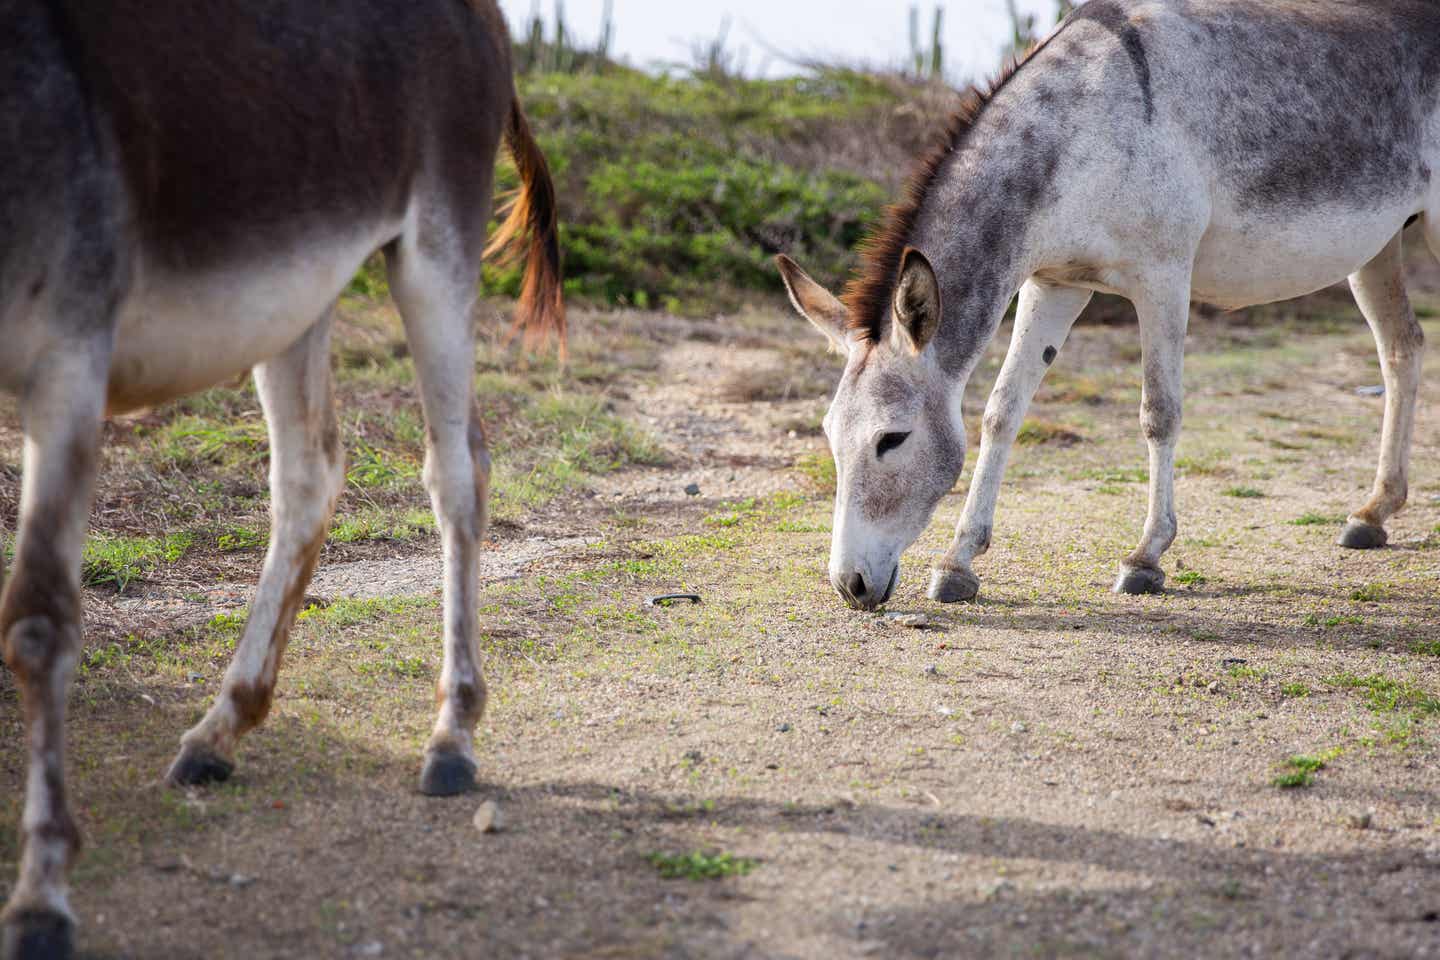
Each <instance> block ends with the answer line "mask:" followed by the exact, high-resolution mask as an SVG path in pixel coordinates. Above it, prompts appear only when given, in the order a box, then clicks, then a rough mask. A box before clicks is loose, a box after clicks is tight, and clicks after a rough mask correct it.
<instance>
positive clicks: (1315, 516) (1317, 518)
mask: <svg viewBox="0 0 1440 960" xmlns="http://www.w3.org/2000/svg"><path fill="white" fill-rule="evenodd" d="M1287 522H1288V523H1289V524H1290V525H1291V526H1295V527H1320V526H1327V527H1328V526H1338V525H1339V524H1342V523H1344V522H1345V518H1344V517H1337V516H1334V515H1331V514H1323V513H1303V514H1301V515H1300V516H1298V517H1296V518H1295V519H1294V520H1289V521H1287Z"/></svg>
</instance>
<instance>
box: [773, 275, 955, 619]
mask: <svg viewBox="0 0 1440 960" xmlns="http://www.w3.org/2000/svg"><path fill="white" fill-rule="evenodd" d="M778 263H779V266H780V272H781V274H782V276H783V277H784V279H785V286H786V288H787V289H788V290H789V292H790V300H791V302H792V303H793V304H794V305H795V309H797V310H798V311H800V313H801V314H802V315H803V316H804V317H806V318H807V319H808V320H809V321H810V322H811V323H812V324H814V325H815V326H816V327H817V328H818V329H819V330H820V332H821V333H823V334H825V336H826V337H827V338H828V339H829V340H830V343H831V345H832V346H833V347H835V348H836V349H837V350H839V351H840V352H841V353H843V354H845V357H846V363H845V372H844V374H843V375H842V376H841V378H840V387H839V389H838V390H837V392H836V394H835V399H834V401H833V402H832V403H831V405H830V411H829V412H828V413H827V414H826V415H825V420H824V428H825V436H826V437H827V438H828V439H829V441H830V451H831V453H832V454H833V455H834V457H835V523H834V534H833V538H832V541H831V546H830V582H831V583H832V584H833V585H834V586H835V589H836V590H838V591H840V595H841V596H842V597H844V598H845V600H846V601H847V602H848V603H849V604H850V605H851V606H853V607H858V608H863V609H866V610H873V609H875V608H876V607H878V606H880V605H881V604H882V603H884V602H885V601H887V600H889V599H890V595H891V594H892V593H893V592H894V591H895V585H896V583H897V582H898V581H899V578H900V554H901V553H903V552H904V551H905V549H906V548H907V547H909V546H910V544H912V543H914V542H915V540H916V539H917V538H918V537H919V536H920V534H921V533H923V532H924V530H925V526H926V524H928V523H929V522H930V517H931V515H932V514H933V513H934V512H935V507H936V505H937V504H939V502H940V499H941V498H942V497H944V496H945V494H946V493H948V492H949V491H950V490H951V488H953V487H954V486H955V481H956V480H958V479H959V478H960V470H961V467H962V466H963V465H964V463H965V427H964V423H963V421H962V419H961V416H960V397H961V395H962V393H963V389H962V387H963V384H956V383H955V382H954V380H953V378H949V377H946V376H944V375H943V373H942V372H941V369H940V365H939V362H938V360H937V358H936V354H935V349H934V340H935V334H936V331H937V330H938V329H939V327H940V316H941V313H940V287H939V284H938V283H937V282H936V279H935V272H934V270H933V269H932V268H931V266H930V263H929V261H928V260H926V259H925V257H924V255H922V254H921V253H920V252H919V251H917V250H913V249H912V250H907V251H905V256H904V258H903V261H902V265H901V268H900V274H899V278H900V279H899V281H898V282H897V284H896V286H895V296H894V299H893V302H892V304H891V305H890V311H891V315H890V318H889V319H890V322H889V323H888V324H886V325H885V327H886V329H887V330H888V333H887V335H885V336H882V337H879V338H878V339H875V340H872V339H870V337H869V336H868V335H866V334H864V333H862V332H859V331H857V330H856V329H854V328H853V325H852V324H851V318H850V314H849V311H848V309H847V308H846V306H845V305H844V304H843V303H841V302H840V301H839V300H837V299H836V298H835V297H834V296H832V295H831V294H830V293H829V292H828V291H827V290H825V288H824V287H822V286H820V285H819V284H818V283H816V282H815V281H814V280H811V279H810V278H809V277H808V276H806V275H805V272H804V271H803V270H801V269H800V268H799V267H798V266H796V264H795V263H794V262H793V261H791V260H790V259H789V258H787V257H781V258H779V260H778Z"/></svg>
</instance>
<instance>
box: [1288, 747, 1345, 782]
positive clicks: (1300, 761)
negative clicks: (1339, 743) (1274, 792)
mask: <svg viewBox="0 0 1440 960" xmlns="http://www.w3.org/2000/svg"><path fill="white" fill-rule="evenodd" d="M1343 752H1344V751H1343V750H1342V749H1341V748H1339V747H1336V748H1334V749H1332V750H1327V751H1325V752H1324V753H1322V754H1320V755H1318V756H1294V757H1291V758H1290V759H1289V760H1286V761H1285V763H1284V765H1283V766H1284V767H1285V772H1284V773H1281V774H1279V775H1278V776H1276V777H1275V779H1274V780H1272V781H1271V782H1272V783H1273V784H1274V785H1275V786H1277V787H1279V788H1280V789H1281V790H1296V789H1300V788H1303V787H1308V786H1310V785H1311V784H1313V783H1314V782H1315V774H1317V773H1319V772H1320V771H1321V770H1324V769H1325V767H1326V766H1327V765H1328V764H1329V763H1330V761H1332V760H1334V759H1335V758H1336V757H1338V756H1340V754H1342V753H1343Z"/></svg>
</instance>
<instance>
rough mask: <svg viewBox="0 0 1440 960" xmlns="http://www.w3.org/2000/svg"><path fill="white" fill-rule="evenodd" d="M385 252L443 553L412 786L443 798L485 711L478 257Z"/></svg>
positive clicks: (468, 767)
mask: <svg viewBox="0 0 1440 960" xmlns="http://www.w3.org/2000/svg"><path fill="white" fill-rule="evenodd" d="M391 256H392V260H391V263H390V276H391V289H392V290H393V291H394V294H395V299H396V301H397V302H398V303H399V305H400V311H401V313H402V314H403V316H404V318H405V333H406V337H407V338H408V340H409V343H410V350H411V353H412V354H413V356H414V358H415V369H416V374H417V375H418V377H419V380H420V392H421V398H422V401H423V403H424V407H425V422H426V436H427V441H428V442H427V445H426V454H425V485H426V487H427V488H428V489H429V491H430V500H431V504H432V505H433V506H434V509H435V516H436V519H437V521H438V523H439V526H440V540H441V549H442V550H443V552H444V559H445V614H444V616H445V662H444V666H443V667H442V668H441V671H440V678H439V681H438V682H437V684H436V689H435V697H436V701H437V704H438V716H437V717H436V720H435V728H434V731H433V733H432V734H431V736H430V740H429V742H428V743H427V744H426V748H425V766H424V769H423V771H422V773H421V775H420V790H421V792H423V793H425V794H428V795H430V796H450V795H453V794H457V793H463V792H465V791H467V790H469V789H471V788H472V787H473V786H474V785H475V745H474V730H475V725H476V724H477V723H478V722H479V720H480V717H481V715H482V714H483V713H484V710H485V680H484V677H483V676H482V674H481V667H480V648H479V625H478V619H477V613H476V591H477V589H478V582H479V551H480V544H481V542H482V541H483V539H484V537H485V527H486V520H487V513H486V509H487V504H488V500H489V485H490V457H489V454H488V453H487V452H486V449H485V434H484V432H483V430H482V429H481V426H480V417H479V411H478V410H477V409H476V406H475V399H474V382H475V376H474V375H475V338H474V333H473V326H472V321H471V318H470V311H471V307H472V306H473V304H474V299H475V290H476V284H477V282H478V276H477V274H478V270H479V260H478V257H470V256H468V255H464V254H463V253H461V252H459V251H453V252H452V253H451V254H450V255H448V256H437V255H435V254H434V252H433V251H431V250H429V249H427V247H426V245H424V244H422V243H416V242H411V241H409V240H407V241H404V242H403V243H402V245H401V246H400V247H399V249H397V250H396V251H394V252H393V253H392V254H391Z"/></svg>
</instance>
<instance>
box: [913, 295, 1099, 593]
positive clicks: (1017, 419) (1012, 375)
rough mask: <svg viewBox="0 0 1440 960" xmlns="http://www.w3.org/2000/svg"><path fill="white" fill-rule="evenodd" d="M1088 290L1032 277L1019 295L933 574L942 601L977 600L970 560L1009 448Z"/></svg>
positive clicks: (985, 531)
mask: <svg viewBox="0 0 1440 960" xmlns="http://www.w3.org/2000/svg"><path fill="white" fill-rule="evenodd" d="M1091 296H1092V294H1091V292H1090V291H1089V290H1081V289H1078V288H1074V287H1059V286H1054V285H1051V284H1044V283H1039V282H1037V281H1034V280H1031V281H1030V282H1029V283H1026V284H1025V286H1024V287H1023V288H1022V289H1021V290H1020V302H1019V305H1018V308H1017V310H1016V314H1015V333H1014V334H1013V335H1012V337H1011V339H1010V351H1009V353H1008V354H1007V355H1006V357H1005V366H1004V367H1003V368H1002V369H1001V371H1000V378H999V379H998V380H996V382H995V389H994V390H992V391H991V393H990V401H989V403H988V404H987V405H986V407H985V419H984V421H983V424H982V428H981V434H980V456H979V460H978V462H977V463H976V466H975V476H974V479H973V480H971V482H970V493H969V495H968V496H967V497H966V499H965V510H964V512H963V513H962V514H961V515H960V525H959V527H958V528H957V529H956V531H955V540H954V542H953V543H951V545H950V549H949V550H948V551H947V552H946V553H945V556H944V557H942V558H941V559H940V560H939V561H938V562H937V563H936V565H935V569H934V570H933V571H932V572H931V575H930V598H931V599H932V600H938V601H940V602H941V603H956V602H960V601H965V600H973V599H975V596H976V595H977V594H978V593H979V591H980V581H979V579H978V578H977V577H976V576H975V574H974V573H973V572H972V571H971V569H970V562H971V561H972V560H973V559H974V558H975V557H978V556H980V555H981V554H983V553H984V552H985V551H986V550H988V549H989V548H990V532H991V529H992V525H993V523H994V519H995V503H996V500H998V499H999V496H1000V483H1001V481H1002V480H1003V479H1004V476H1005V465H1006V463H1007V461H1008V460H1009V457H1010V448H1011V447H1012V446H1013V445H1014V443H1015V437H1016V436H1017V435H1018V434H1019V432H1020V425H1021V424H1022V423H1023V422H1024V420H1025V412H1026V411H1027V410H1028V409H1029V407H1030V402H1031V401H1032V400H1034V398H1035V391H1036V390H1038V389H1040V382H1041V381H1042V380H1043V379H1044V378H1045V373H1046V371H1047V370H1049V369H1050V365H1051V364H1052V363H1054V362H1055V358H1056V357H1057V356H1058V354H1059V352H1060V349H1061V347H1063V346H1064V345H1065V339H1066V337H1068V336H1069V335H1070V328H1071V327H1072V326H1074V324H1075V320H1076V319H1077V318H1078V317H1079V316H1080V313H1081V311H1083V310H1084V309H1085V305H1086V304H1087V303H1089V302H1090V298H1091Z"/></svg>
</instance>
